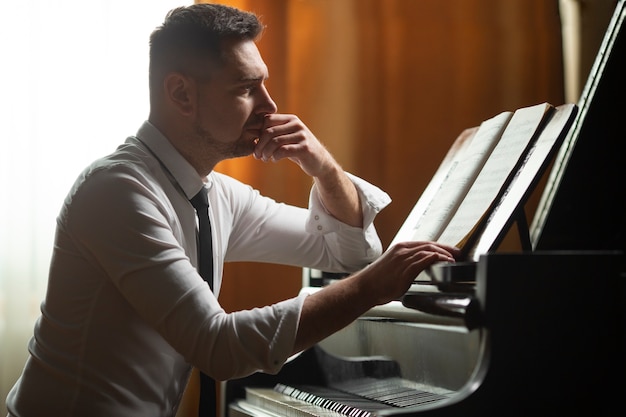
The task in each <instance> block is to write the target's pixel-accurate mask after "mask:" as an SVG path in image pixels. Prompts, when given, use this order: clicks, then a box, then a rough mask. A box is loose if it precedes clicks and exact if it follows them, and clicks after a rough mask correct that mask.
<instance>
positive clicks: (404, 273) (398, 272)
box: [355, 241, 461, 304]
mask: <svg viewBox="0 0 626 417" xmlns="http://www.w3.org/2000/svg"><path fill="white" fill-rule="evenodd" d="M460 255H461V251H460V250H459V249H458V248H455V247H452V246H447V245H442V244H439V243H434V242H415V241H410V242H400V243H397V244H395V245H394V246H392V247H391V248H389V249H388V250H387V251H385V253H383V254H382V256H381V257H380V258H378V259H377V260H376V261H375V262H373V263H372V264H370V265H368V266H367V267H366V268H365V269H363V270H361V271H360V272H358V273H357V274H355V275H360V277H359V278H360V279H361V280H362V282H363V283H365V285H366V288H368V289H369V291H370V294H378V296H379V299H378V300H375V301H374V302H375V303H376V304H384V303H387V302H389V301H392V300H395V299H397V298H399V297H401V296H402V295H404V294H405V293H406V292H407V291H408V289H409V287H410V286H411V284H412V283H413V281H414V280H415V277H417V276H418V275H419V274H420V273H421V272H422V271H423V270H425V269H426V268H428V267H429V266H431V265H433V264H435V263H438V262H455V260H456V259H457V258H458V257H459V256H460Z"/></svg>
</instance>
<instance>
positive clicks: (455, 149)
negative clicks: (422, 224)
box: [389, 126, 478, 247]
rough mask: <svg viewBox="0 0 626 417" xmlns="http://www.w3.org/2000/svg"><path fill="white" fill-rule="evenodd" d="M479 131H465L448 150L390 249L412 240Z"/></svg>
mask: <svg viewBox="0 0 626 417" xmlns="http://www.w3.org/2000/svg"><path fill="white" fill-rule="evenodd" d="M477 131H478V126H475V127H472V128H468V129H465V130H464V131H463V132H461V134H460V135H459V136H458V137H457V138H456V139H455V140H454V143H453V144H452V146H451V147H450V149H448V152H447V153H446V156H445V157H444V158H443V161H441V164H439V167H438V168H437V171H435V174H434V175H433V177H432V178H431V180H430V182H429V183H428V185H427V186H426V188H425V189H424V191H423V192H422V194H421V195H420V197H419V199H418V200H417V203H415V205H414V206H413V208H412V209H411V212H410V213H409V215H408V216H407V218H406V220H405V221H404V223H403V224H402V226H401V227H400V230H398V233H396V235H395V236H394V238H393V240H392V242H391V244H390V245H389V246H390V247H391V246H393V245H394V244H396V243H398V242H406V241H409V240H412V238H413V233H414V232H413V229H414V228H415V225H416V224H417V222H418V221H419V219H420V217H421V216H422V215H423V214H424V211H425V210H426V208H427V207H428V205H429V204H430V201H431V200H432V199H433V196H434V195H435V194H436V193H437V190H438V189H439V187H440V186H441V183H442V182H443V181H444V179H445V178H446V177H447V175H448V171H449V170H450V166H451V164H452V163H453V161H454V160H455V157H456V155H458V154H461V153H463V152H464V151H465V149H466V148H467V147H468V146H469V144H470V143H471V141H472V139H473V138H474V136H475V135H476V132H477Z"/></svg>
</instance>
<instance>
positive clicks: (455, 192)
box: [410, 112, 513, 240]
mask: <svg viewBox="0 0 626 417" xmlns="http://www.w3.org/2000/svg"><path fill="white" fill-rule="evenodd" d="M512 115H513V113H512V112H503V113H500V114H499V115H497V116H495V117H493V118H491V119H489V120H486V121H484V122H483V123H482V124H481V125H480V127H479V128H478V131H477V132H476V134H475V135H474V137H473V138H472V139H471V142H469V144H468V145H467V146H465V147H464V149H463V150H462V152H457V153H456V155H454V157H453V159H452V161H451V162H450V163H449V165H448V170H447V173H446V174H445V176H444V177H443V178H442V179H441V182H440V183H439V187H438V188H437V189H436V190H435V192H434V193H433V195H432V196H429V203H428V205H427V206H426V207H425V209H424V211H423V212H422V214H421V216H420V217H419V219H418V221H417V222H416V223H415V226H414V227H413V230H412V235H411V237H410V240H437V238H438V237H439V236H440V235H441V232H442V231H443V229H444V228H445V227H446V224H447V223H448V221H449V220H450V218H451V217H452V216H453V214H454V212H455V211H456V209H457V208H458V207H459V204H461V201H462V199H463V196H464V195H465V193H467V191H468V190H469V189H470V187H471V185H472V182H473V181H474V179H475V178H476V176H477V175H478V172H479V171H480V168H481V167H482V165H483V164H484V163H485V161H486V160H487V158H488V157H489V154H490V153H491V151H492V150H493V149H494V147H495V146H496V143H497V142H498V140H499V138H500V136H501V135H502V132H503V131H504V129H505V127H506V125H507V123H508V122H509V120H510V119H511V116H512Z"/></svg>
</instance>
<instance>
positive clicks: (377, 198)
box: [306, 173, 391, 272]
mask: <svg viewBox="0 0 626 417" xmlns="http://www.w3.org/2000/svg"><path fill="white" fill-rule="evenodd" d="M347 175H348V177H349V178H350V180H351V181H352V182H353V183H354V185H355V186H356V189H357V192H358V194H359V198H360V200H361V207H362V210H363V227H362V228H359V227H352V226H349V225H347V224H345V223H343V222H341V221H339V220H337V219H336V218H335V217H333V216H332V215H331V214H329V213H328V211H326V209H325V208H324V204H323V203H322V201H321V199H320V197H319V194H318V192H317V189H316V187H315V185H314V186H313V188H312V189H311V194H310V196H309V212H310V214H309V217H308V219H307V222H306V231H307V232H308V233H311V234H314V235H330V234H331V233H332V234H333V235H332V237H331V236H326V237H325V239H326V242H327V243H328V245H330V246H331V247H332V250H333V252H334V253H339V254H341V256H340V258H341V263H342V264H344V265H348V264H353V265H354V267H355V268H358V267H362V266H363V264H362V262H371V261H373V260H374V259H376V258H377V257H378V256H380V254H381V253H382V244H381V242H380V239H379V237H378V233H377V232H376V228H375V227H374V218H375V217H376V216H377V215H378V213H379V212H380V211H381V210H382V209H384V208H385V207H386V206H387V205H389V203H390V202H391V198H390V197H389V195H388V194H387V193H385V192H384V191H382V190H381V189H380V188H378V187H376V186H374V185H372V184H370V183H368V182H367V181H365V180H363V179H361V178H359V177H357V176H355V175H352V174H349V173H348V174H347ZM329 268H332V266H329ZM327 270H329V271H330V269H328V268H327ZM342 272H344V271H342ZM348 272H350V271H348Z"/></svg>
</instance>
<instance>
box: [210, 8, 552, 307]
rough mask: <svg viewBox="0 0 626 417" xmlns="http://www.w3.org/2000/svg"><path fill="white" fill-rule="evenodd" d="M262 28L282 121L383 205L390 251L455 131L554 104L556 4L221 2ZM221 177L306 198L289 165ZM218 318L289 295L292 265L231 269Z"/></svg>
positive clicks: (296, 273)
mask: <svg viewBox="0 0 626 417" xmlns="http://www.w3.org/2000/svg"><path fill="white" fill-rule="evenodd" d="M215 3H223V4H229V5H232V6H235V7H239V8H242V9H245V10H249V11H253V12H255V13H257V14H258V15H260V16H261V17H262V20H263V22H264V23H265V24H266V26H267V30H266V32H265V34H264V35H263V37H262V39H261V40H260V42H259V48H260V50H261V53H262V54H263V56H264V59H265V61H266V63H267V64H268V67H269V69H270V80H269V82H268V87H269V89H270V92H271V93H272V95H273V96H274V98H275V100H276V102H277V104H278V107H279V111H280V112H287V113H295V114H297V115H298V116H300V118H301V119H302V120H303V121H304V122H305V123H307V125H308V126H309V127H310V128H311V129H312V130H313V132H314V133H315V134H316V135H317V136H318V137H319V138H320V139H321V140H322V141H323V142H324V143H325V144H326V146H327V147H328V148H329V149H330V150H331V151H332V152H333V154H334V155H335V157H336V158H337V160H338V161H339V162H340V163H341V164H342V165H343V166H344V168H345V169H347V170H349V171H351V172H353V173H355V174H357V175H359V176H361V177H363V178H365V179H367V180H369V181H371V182H373V183H375V184H377V185H379V186H380V187H381V188H383V189H384V190H385V191H387V192H388V193H389V194H390V195H391V197H392V199H393V201H394V202H393V203H392V204H391V205H390V206H389V207H388V208H387V209H385V210H384V211H383V212H382V213H381V214H380V216H379V217H378V219H377V223H376V225H377V228H378V230H379V233H380V235H381V238H382V240H383V243H384V244H385V245H387V244H388V243H389V242H390V241H391V239H392V238H393V236H394V234H395V232H396V231H397V230H398V228H399V227H400V225H401V224H402V222H403V220H404V219H405V217H406V216H407V215H408V213H409V211H410V209H411V208H412V206H413V205H414V204H415V202H416V201H417V199H418V198H419V196H420V194H421V192H422V190H423V189H424V188H425V187H426V185H427V184H428V182H429V181H430V178H431V176H432V174H433V173H434V171H435V169H436V168H437V166H438V164H439V162H440V161H441V159H442V158H443V155H444V154H445V152H446V151H447V150H448V148H449V146H450V145H451V143H452V141H453V140H454V139H455V138H456V136H457V135H458V134H459V133H460V132H461V131H462V130H463V129H464V128H467V127H470V126H475V125H477V124H479V123H480V122H481V121H482V120H485V119H487V118H489V117H491V116H493V115H495V114H497V113H499V112H501V111H504V110H515V109H516V108H519V107H523V106H527V105H532V104H536V103H540V102H543V101H548V102H551V103H553V104H557V105H558V104H562V103H563V69H562V53H561V31H560V30H561V29H560V19H559V13H558V2H557V1H556V0H554V1H545V0H508V1H501V0H446V1H441V0H384V1H381V0H341V1H334V0H230V1H215ZM218 169H219V170H220V171H222V172H225V173H227V174H230V175H233V176H235V177H237V178H239V179H241V180H243V181H245V182H248V183H250V184H251V185H253V186H254V187H257V188H259V189H260V190H261V191H262V192H263V193H265V194H267V195H270V196H272V197H274V198H275V199H277V200H280V201H285V202H288V203H293V204H300V205H304V204H306V203H307V198H308V192H309V188H310V184H311V180H310V179H309V178H307V177H306V176H305V175H304V174H302V173H301V172H300V170H299V169H298V168H297V167H296V166H295V165H294V164H292V163H290V162H288V161H282V162H279V163H275V164H273V163H269V164H264V163H262V162H259V161H256V160H254V159H252V158H243V159H237V160H231V161H226V162H224V163H222V164H221V165H220V166H219V167H218ZM226 273H227V274H228V276H227V277H226V280H225V284H224V287H223V290H222V294H221V300H222V303H223V305H224V306H225V308H226V309H228V310H235V309H241V308H248V307H251V306H254V305H259V304H267V303H271V302H274V301H277V300H280V299H283V298H285V297H290V296H293V295H295V294H296V293H297V291H298V289H299V288H300V270H298V269H296V268H290V267H278V266H269V265H259V264H250V265H248V264H240V265H228V266H227V269H226Z"/></svg>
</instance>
